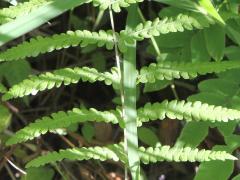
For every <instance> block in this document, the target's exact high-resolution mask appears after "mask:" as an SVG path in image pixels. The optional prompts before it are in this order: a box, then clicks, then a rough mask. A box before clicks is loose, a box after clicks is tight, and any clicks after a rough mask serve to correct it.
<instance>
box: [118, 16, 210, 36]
mask: <svg viewBox="0 0 240 180" xmlns="http://www.w3.org/2000/svg"><path fill="white" fill-rule="evenodd" d="M211 24H214V21H213V20H212V19H210V18H208V17H207V16H203V15H199V14H195V13H192V14H191V15H185V14H179V15H178V16H177V17H176V18H165V19H163V20H160V19H159V18H156V19H155V20H154V21H146V22H145V23H140V24H139V25H138V26H137V27H136V28H135V29H133V30H132V31H131V32H127V31H121V35H122V38H124V37H125V38H124V39H125V40H126V41H127V39H130V38H129V37H131V38H133V39H135V40H143V39H144V38H151V37H152V36H159V35H160V34H167V33H170V32H183V31H184V29H186V30H193V29H194V28H196V29H203V28H205V27H209V26H210V25H211Z"/></svg>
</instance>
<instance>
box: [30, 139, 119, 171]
mask: <svg viewBox="0 0 240 180" xmlns="http://www.w3.org/2000/svg"><path fill="white" fill-rule="evenodd" d="M116 150H117V151H120V152H123V146H122V145H118V144H114V145H109V146H107V147H99V146H96V147H89V148H86V147H82V148H73V149H66V150H60V151H59V152H51V153H48V154H47V155H43V156H40V157H38V158H36V159H34V160H32V161H30V162H29V163H28V164H27V165H26V167H27V168H29V167H39V166H43V165H45V164H49V163H53V162H57V161H62V160H63V159H69V160H79V161H82V160H89V159H96V160H101V161H105V160H114V161H119V157H118V155H117V154H119V153H116Z"/></svg>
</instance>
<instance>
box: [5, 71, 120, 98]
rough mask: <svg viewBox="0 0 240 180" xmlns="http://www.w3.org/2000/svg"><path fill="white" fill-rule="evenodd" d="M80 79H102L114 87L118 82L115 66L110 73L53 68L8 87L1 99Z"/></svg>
mask: <svg viewBox="0 0 240 180" xmlns="http://www.w3.org/2000/svg"><path fill="white" fill-rule="evenodd" d="M80 80H82V81H83V82H86V81H88V82H91V83H94V82H96V81H104V82H105V84H106V85H111V84H113V86H114V87H115V88H117V87H118V84H119V76H118V73H117V70H116V68H112V70H111V73H109V72H105V73H100V72H98V71H97V70H96V69H94V68H88V67H83V68H79V67H75V68H73V69H71V68H64V69H59V70H55V71H53V72H52V73H50V72H47V73H45V74H41V75H39V76H31V77H30V78H29V79H26V80H24V81H22V82H21V83H19V84H16V85H14V86H13V87H12V88H10V89H9V91H7V92H6V93H5V94H4V96H3V100H9V99H12V98H17V97H23V96H26V95H30V94H32V95H36V94H37V93H38V92H39V91H44V90H45V89H52V88H53V87H60V86H61V85H62V84H64V85H69V84H71V83H77V82H79V81H80Z"/></svg>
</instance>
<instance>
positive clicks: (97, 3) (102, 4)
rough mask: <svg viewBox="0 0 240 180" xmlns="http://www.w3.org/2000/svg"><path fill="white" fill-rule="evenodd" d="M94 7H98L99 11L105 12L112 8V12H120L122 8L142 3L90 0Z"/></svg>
mask: <svg viewBox="0 0 240 180" xmlns="http://www.w3.org/2000/svg"><path fill="white" fill-rule="evenodd" d="M92 2H93V5H94V6H100V9H102V10H106V9H107V8H108V7H110V6H111V7H112V9H113V11H114V12H120V11H121V8H122V7H129V6H130V5H131V4H135V3H139V2H143V0H92Z"/></svg>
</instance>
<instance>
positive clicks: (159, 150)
mask: <svg viewBox="0 0 240 180" xmlns="http://www.w3.org/2000/svg"><path fill="white" fill-rule="evenodd" d="M139 156H140V157H141V161H142V162H143V163H144V164H149V163H155V162H158V161H170V162H172V161H174V162H186V161H189V162H196V161H197V162H205V161H212V160H221V161H224V160H237V158H236V157H234V156H232V155H231V154H229V153H227V152H225V151H211V150H205V149H203V150H199V149H192V148H190V147H185V148H176V147H173V148H171V147H170V146H159V147H155V148H153V147H149V148H144V147H140V148H139Z"/></svg>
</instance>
